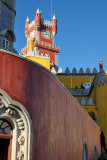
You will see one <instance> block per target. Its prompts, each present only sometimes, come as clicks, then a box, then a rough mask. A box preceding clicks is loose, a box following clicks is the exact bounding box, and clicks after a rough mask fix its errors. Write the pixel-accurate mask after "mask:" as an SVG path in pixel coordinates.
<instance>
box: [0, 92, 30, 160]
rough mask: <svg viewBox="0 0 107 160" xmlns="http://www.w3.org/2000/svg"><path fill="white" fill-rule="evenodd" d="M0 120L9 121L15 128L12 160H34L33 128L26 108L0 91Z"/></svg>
mask: <svg viewBox="0 0 107 160" xmlns="http://www.w3.org/2000/svg"><path fill="white" fill-rule="evenodd" d="M0 100H1V102H2V105H1V106H0V119H2V118H3V119H6V120H8V121H9V122H10V123H11V125H12V128H13V138H12V153H11V160H16V159H19V160H32V138H33V127H32V121H31V118H30V115H29V113H28V111H27V110H26V108H25V107H24V106H23V105H21V104H20V103H18V102H16V101H14V100H12V99H11V97H10V96H9V95H8V94H7V93H6V92H5V91H3V90H2V89H0Z"/></svg>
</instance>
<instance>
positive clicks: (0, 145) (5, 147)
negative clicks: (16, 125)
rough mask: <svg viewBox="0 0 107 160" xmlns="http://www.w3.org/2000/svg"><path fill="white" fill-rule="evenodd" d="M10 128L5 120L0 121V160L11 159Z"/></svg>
mask: <svg viewBox="0 0 107 160" xmlns="http://www.w3.org/2000/svg"><path fill="white" fill-rule="evenodd" d="M11 144H12V126H11V124H10V123H9V122H8V121H7V120H5V119H0V160H10V159H11Z"/></svg>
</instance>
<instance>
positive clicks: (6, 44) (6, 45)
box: [2, 38, 9, 50]
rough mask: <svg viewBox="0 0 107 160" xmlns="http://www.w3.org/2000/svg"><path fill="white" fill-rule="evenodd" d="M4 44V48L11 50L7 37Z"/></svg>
mask: <svg viewBox="0 0 107 160" xmlns="http://www.w3.org/2000/svg"><path fill="white" fill-rule="evenodd" d="M3 41H4V42H3V43H2V46H3V48H4V49H6V50H9V41H8V40H7V39H6V38H3Z"/></svg>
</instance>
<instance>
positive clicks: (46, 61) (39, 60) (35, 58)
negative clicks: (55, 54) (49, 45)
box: [26, 56, 50, 70]
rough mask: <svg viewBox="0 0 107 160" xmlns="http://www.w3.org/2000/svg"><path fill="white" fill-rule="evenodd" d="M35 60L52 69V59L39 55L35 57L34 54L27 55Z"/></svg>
mask: <svg viewBox="0 0 107 160" xmlns="http://www.w3.org/2000/svg"><path fill="white" fill-rule="evenodd" d="M26 58H28V59H30V60H32V61H34V62H37V63H39V64H41V65H42V66H44V67H46V68H47V69H49V70H50V59H45V58H39V57H33V56H29V57H26Z"/></svg>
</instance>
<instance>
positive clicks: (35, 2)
mask: <svg viewBox="0 0 107 160" xmlns="http://www.w3.org/2000/svg"><path fill="white" fill-rule="evenodd" d="M52 6H53V7H52V8H53V9H52V12H53V14H54V13H55V15H56V18H57V20H58V33H57V35H56V37H55V45H57V46H60V53H59V67H62V68H63V71H64V70H65V68H66V67H69V69H70V71H72V69H73V67H76V68H77V70H79V69H80V67H82V68H83V69H84V70H86V68H87V67H89V68H90V70H91V71H92V69H93V68H94V67H96V68H97V69H99V65H98V63H99V61H100V60H102V61H103V64H104V69H105V70H106V69H107V0H53V2H52ZM38 7H39V8H40V10H41V11H42V18H44V19H47V20H51V0H16V12H17V14H16V20H15V34H16V42H15V44H14V47H15V48H16V50H17V51H18V52H20V50H21V48H23V47H24V46H26V38H25V36H24V27H25V20H26V18H27V16H29V18H30V21H32V20H34V18H35V13H36V10H37V8H38Z"/></svg>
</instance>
